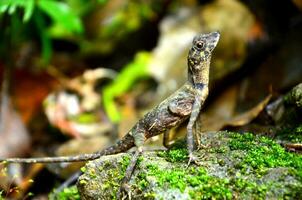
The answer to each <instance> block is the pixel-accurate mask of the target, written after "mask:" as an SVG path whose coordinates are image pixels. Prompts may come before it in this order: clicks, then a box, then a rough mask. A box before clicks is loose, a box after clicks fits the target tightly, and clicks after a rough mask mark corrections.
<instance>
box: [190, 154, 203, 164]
mask: <svg viewBox="0 0 302 200" xmlns="http://www.w3.org/2000/svg"><path fill="white" fill-rule="evenodd" d="M191 163H194V164H195V165H201V162H200V161H199V158H198V157H196V156H195V155H193V153H189V161H188V164H187V167H189V165H190V164H191Z"/></svg>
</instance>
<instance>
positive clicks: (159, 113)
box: [0, 32, 220, 163]
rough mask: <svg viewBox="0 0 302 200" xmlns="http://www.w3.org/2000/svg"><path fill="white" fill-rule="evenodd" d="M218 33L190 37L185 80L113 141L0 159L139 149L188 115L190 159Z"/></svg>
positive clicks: (21, 160) (69, 158)
mask: <svg viewBox="0 0 302 200" xmlns="http://www.w3.org/2000/svg"><path fill="white" fill-rule="evenodd" d="M219 37H220V34H219V33H218V32H212V33H209V34H200V35H198V36H196V37H195V38H194V39H193V44H192V47H191V49H190V51H189V54H188V81H187V82H186V83H185V84H184V85H183V86H182V87H181V88H180V89H178V90H177V91H176V92H175V93H173V94H172V95H171V96H170V97H168V98H167V99H165V100H164V101H163V102H161V103H160V104H159V105H158V106H156V107H155V108H153V109H152V110H151V111H150V112H148V113H147V114H146V115H145V116H144V117H143V118H142V119H140V120H139V121H138V122H137V123H136V124H135V125H134V127H133V128H132V129H131V130H130V131H129V132H128V133H127V134H126V135H125V136H124V137H123V138H122V139H121V140H119V141H118V142H117V143H116V144H114V145H112V146H110V147H108V148H106V149H104V150H101V151H98V152H95V153H92V154H81V155H77V156H66V157H44V158H7V159H6V158H0V162H1V161H4V162H14V163H54V162H78V161H87V160H94V159H97V158H99V157H101V156H103V155H111V154H117V153H121V152H126V151H127V150H129V149H131V148H132V147H134V146H136V147H137V149H138V150H139V151H140V152H141V151H142V146H143V144H144V142H145V140H147V139H148V138H150V137H153V136H156V135H159V134H162V133H164V132H166V131H167V130H169V129H171V128H172V127H175V126H178V125H179V124H180V123H182V122H183V121H185V120H186V119H188V118H190V119H189V123H188V126H187V130H188V134H187V143H188V151H189V157H190V160H191V158H193V157H192V152H193V149H194V147H193V144H194V141H193V140H194V138H193V126H194V124H195V122H196V119H197V118H198V116H199V113H200V110H201V107H202V105H203V103H204V101H205V100H206V98H207V96H208V83H209V67H210V60H211V54H212V51H213V49H214V48H215V47H216V45H217V43H218V40H219ZM171 48H173V47H171Z"/></svg>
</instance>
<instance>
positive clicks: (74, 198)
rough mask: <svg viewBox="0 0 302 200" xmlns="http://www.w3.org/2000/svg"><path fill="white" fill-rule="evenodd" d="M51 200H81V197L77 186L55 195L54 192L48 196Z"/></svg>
mask: <svg viewBox="0 0 302 200" xmlns="http://www.w3.org/2000/svg"><path fill="white" fill-rule="evenodd" d="M48 198H49V199H50V200H55V199H60V200H79V199H80V195H79V192H78V189H77V187H76V186H72V187H69V188H64V190H63V191H61V192H58V193H55V192H52V193H50V194H49V195H48Z"/></svg>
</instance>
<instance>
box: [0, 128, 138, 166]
mask: <svg viewBox="0 0 302 200" xmlns="http://www.w3.org/2000/svg"><path fill="white" fill-rule="evenodd" d="M133 146H134V140H133V137H132V136H131V135H130V134H127V135H125V136H124V138H122V139H121V140H119V141H118V142H117V143H116V144H114V145H112V146H110V147H108V148H106V149H104V150H101V151H98V152H95V153H91V154H80V155H75V156H59V157H41V158H0V164H1V163H59V162H83V161H88V160H95V159H97V158H99V157H101V156H104V155H112V154H117V153H121V152H126V151H127V150H129V149H130V148H131V147H133Z"/></svg>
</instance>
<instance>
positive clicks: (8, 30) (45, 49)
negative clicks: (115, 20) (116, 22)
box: [0, 0, 84, 63]
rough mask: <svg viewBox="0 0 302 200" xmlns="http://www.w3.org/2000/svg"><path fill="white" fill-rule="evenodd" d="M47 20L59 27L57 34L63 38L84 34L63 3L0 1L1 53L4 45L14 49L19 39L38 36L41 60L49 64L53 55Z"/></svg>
mask: <svg viewBox="0 0 302 200" xmlns="http://www.w3.org/2000/svg"><path fill="white" fill-rule="evenodd" d="M48 18H50V19H51V22H52V23H51V24H50V25H51V26H53V27H60V30H61V31H60V32H61V33H64V34H65V35H66V33H69V34H73V33H75V34H79V33H83V30H84V29H83V25H82V22H81V19H80V17H79V16H78V15H76V14H75V13H74V12H73V10H72V9H71V8H70V6H69V5H68V4H66V3H64V2H61V1H57V0H39V1H35V0H2V1H0V28H1V29H2V30H4V32H3V33H2V34H3V35H2V34H1V35H0V36H1V38H2V40H3V41H2V42H1V47H0V48H1V49H2V52H1V53H2V54H4V52H5V49H7V46H10V48H11V49H14V48H15V46H17V45H18V44H19V43H20V40H21V39H24V40H30V39H31V38H32V37H34V35H39V36H40V40H41V44H42V58H43V60H44V62H45V63H46V62H48V61H49V59H50V57H51V54H52V45H51V39H50V33H49V31H48V28H50V27H51V26H50V27H49V25H48V24H47V20H48ZM57 29H58V28H57ZM33 31H37V33H36V34H35V33H33ZM61 36H62V35H61ZM63 36H64V35H63ZM7 40H8V41H7ZM3 49H4V50H3Z"/></svg>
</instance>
